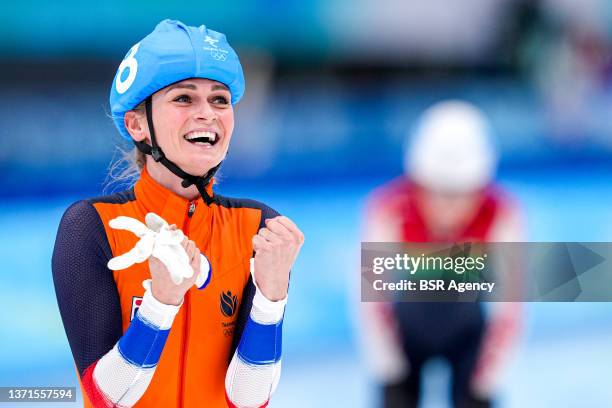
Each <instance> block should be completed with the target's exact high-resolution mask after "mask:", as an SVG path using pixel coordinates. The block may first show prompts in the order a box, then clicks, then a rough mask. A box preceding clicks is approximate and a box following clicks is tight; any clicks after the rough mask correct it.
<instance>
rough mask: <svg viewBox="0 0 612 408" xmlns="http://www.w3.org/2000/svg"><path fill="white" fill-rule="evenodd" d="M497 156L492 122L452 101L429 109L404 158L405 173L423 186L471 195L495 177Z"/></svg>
mask: <svg viewBox="0 0 612 408" xmlns="http://www.w3.org/2000/svg"><path fill="white" fill-rule="evenodd" d="M496 167H497V153H496V151H495V148H494V147H493V145H492V141H491V138H490V129H489V124H488V121H487V119H486V117H485V115H484V114H483V112H482V111H480V109H478V108H477V107H475V106H474V105H471V104H469V103H467V102H463V101H458V100H449V101H443V102H439V103H437V104H435V105H433V106H432V107H430V108H429V109H427V110H426V111H425V112H424V113H423V114H422V116H421V119H420V121H419V123H418V126H417V127H416V131H415V132H414V134H413V138H412V143H410V144H409V145H408V148H407V149H406V151H405V154H404V169H405V172H406V173H407V174H408V176H409V177H410V178H411V179H412V180H413V181H415V182H416V183H418V184H420V185H421V186H423V187H425V188H428V189H432V190H434V191H440V192H471V191H476V190H478V189H480V188H483V187H485V186H486V185H487V184H489V183H490V182H491V181H492V180H493V177H494V176H495V170H496Z"/></svg>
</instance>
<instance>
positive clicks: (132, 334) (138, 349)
mask: <svg viewBox="0 0 612 408" xmlns="http://www.w3.org/2000/svg"><path fill="white" fill-rule="evenodd" d="M169 333H170V330H169V329H168V330H161V329H159V328H157V327H155V326H154V325H152V324H151V323H148V322H147V321H145V320H144V319H143V318H142V317H141V316H140V314H139V313H136V316H134V320H132V323H130V327H128V329H127V331H126V332H125V334H124V335H123V337H121V339H120V340H119V347H118V349H119V353H121V356H123V358H124V359H125V360H126V361H128V362H129V363H130V364H132V365H135V366H138V367H144V368H148V367H155V366H156V365H157V363H158V362H159V357H160V356H161V352H162V350H163V349H164V345H165V344H166V339H167V338H168V334H169Z"/></svg>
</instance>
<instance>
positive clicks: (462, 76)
mask: <svg viewBox="0 0 612 408" xmlns="http://www.w3.org/2000/svg"><path fill="white" fill-rule="evenodd" d="M164 18H175V19H180V20H182V21H184V22H185V23H188V24H190V25H199V24H206V25H207V26H209V27H210V28H213V29H215V30H218V31H221V32H224V33H226V34H227V37H228V39H229V41H230V43H231V44H232V45H233V46H234V47H235V48H236V49H237V51H238V54H239V55H240V56H241V59H242V62H243V66H244V67H245V70H246V72H245V73H246V79H247V92H246V96H245V98H244V99H243V102H241V103H240V104H239V106H238V107H237V109H236V130H235V132H234V136H233V141H232V145H231V147H230V153H229V156H228V159H227V160H226V161H225V163H224V167H223V168H222V170H221V173H222V177H221V184H220V185H219V188H218V191H219V192H221V193H222V194H224V195H230V196H241V197H249V198H253V199H257V200H261V201H264V202H266V203H267V204H269V205H270V206H272V207H274V208H275V209H277V210H278V211H280V212H281V213H283V214H286V215H288V216H289V217H291V218H292V219H294V220H295V221H296V222H297V224H298V225H299V226H300V227H301V228H302V230H303V231H304V233H305V235H306V244H305V246H304V248H303V250H302V253H301V255H300V258H299V260H298V262H297V264H296V266H295V268H294V272H293V274H292V284H291V294H290V298H291V300H290V302H289V305H288V308H287V314H286V323H285V336H284V337H285V338H284V356H283V377H282V379H281V383H280V386H279V388H278V391H277V393H276V394H275V396H274V398H273V399H272V403H271V405H270V406H271V407H337V406H341V407H372V406H375V405H374V401H375V400H376V398H377V393H376V389H375V388H374V387H373V382H372V381H371V379H370V378H369V376H368V374H367V372H366V370H365V368H364V364H363V363H362V359H361V358H360V355H359V350H358V346H357V341H356V332H355V321H356V313H355V309H356V303H357V302H358V297H357V295H356V293H357V290H358V287H357V285H358V284H357V278H358V273H357V271H358V270H359V259H360V258H359V249H360V234H361V231H360V225H361V221H362V215H363V213H362V211H363V205H364V201H365V199H366V197H367V195H368V194H369V192H370V191H371V190H372V189H373V188H374V187H376V186H377V185H379V184H380V183H383V182H385V181H387V180H389V179H391V178H393V177H396V176H398V175H400V174H401V173H402V156H403V146H404V140H405V137H406V135H407V134H408V133H409V131H410V130H411V128H412V127H413V126H414V124H415V119H416V118H417V117H418V115H419V114H420V113H421V112H422V111H423V110H424V109H425V108H427V107H428V106H430V105H431V104H432V103H434V102H436V101H439V100H442V99H446V98H463V99H466V100H468V101H470V102H473V103H475V104H476V105H478V106H479V107H481V108H482V109H483V110H484V112H485V113H486V114H487V115H488V116H489V118H490V120H491V123H492V126H493V128H494V131H495V136H496V142H497V145H498V147H499V149H500V152H501V165H500V170H499V174H498V180H499V181H500V183H501V184H502V185H503V186H505V187H506V188H507V189H508V190H509V191H511V192H512V193H513V194H514V195H515V196H516V197H517V198H518V199H519V200H520V202H521V205H522V207H523V209H524V211H525V213H526V218H527V228H528V231H527V232H528V239H529V240H530V241H610V240H611V238H612V205H611V204H610V203H612V126H611V124H612V119H611V118H612V87H611V85H612V59H611V58H610V57H611V50H612V3H611V2H609V1H605V0H541V1H535V0H534V1H528V0H525V1H521V0H461V1H452V0H429V1H427V2H424V1H418V0H376V1H374V0H352V1H346V0H345V1H342V0H338V1H322V0H311V1H295V0H286V1H283V2H278V1H271V0H267V1H258V2H246V1H239V2H230V3H222V2H207V1H194V0H190V1H183V2H181V3H180V4H176V5H175V4H171V3H169V2H166V1H160V0H148V1H146V2H145V1H132V2H123V1H118V0H112V1H111V0H109V1H105V2H97V3H95V2H94V3H91V2H87V3H83V2H80V1H76V0H64V1H61V2H40V3H38V2H32V1H21V2H12V3H8V4H5V5H3V11H2V14H1V15H0V22H1V24H0V55H1V57H0V73H1V75H0V123H1V124H2V125H1V126H0V173H1V174H2V177H1V178H0V197H1V202H0V259H1V260H2V262H3V269H4V272H3V273H1V274H0V288H1V289H2V296H0V362H1V363H0V386H12V385H14V386H26V385H30V386H34V385H41V386H43V385H57V386H77V388H78V383H77V380H76V376H75V371H74V366H73V363H72V357H71V354H70V351H69V347H68V343H67V340H66V337H65V334H64V330H63V327H62V323H61V320H60V316H59V312H58V309H57V304H56V300H55V293H54V290H53V283H52V279H51V268H50V259H51V253H52V248H53V243H54V239H55V233H56V230H57V226H58V223H59V220H60V217H61V215H62V213H63V211H64V210H65V209H66V208H67V207H68V205H69V204H70V203H72V202H74V201H76V200H78V199H81V198H86V197H92V196H95V195H100V194H101V193H102V192H110V191H113V190H116V189H117V188H118V186H112V185H110V186H109V185H108V183H105V182H106V181H107V174H108V167H109V164H110V163H111V161H112V160H113V159H118V158H119V154H118V150H117V147H123V148H129V146H125V145H122V144H121V140H120V137H119V135H118V133H117V131H116V130H115V128H114V126H113V124H112V121H111V120H110V118H109V108H108V94H109V89H110V85H111V82H112V80H113V76H114V73H115V70H116V68H117V66H118V64H119V62H120V61H121V59H122V58H123V56H124V54H125V52H126V51H127V50H128V49H129V47H131V46H132V45H133V44H134V43H135V42H137V41H139V40H140V39H141V38H142V37H144V36H145V35H146V34H148V33H149V32H150V31H151V30H152V29H153V28H154V26H155V25H156V24H157V23H158V22H159V21H160V20H162V19H164ZM526 312H527V316H526V319H527V323H526V324H527V326H526V329H525V331H524V333H523V336H522V338H521V342H520V346H519V348H518V350H517V352H516V354H515V356H514V357H513V359H512V363H511V366H510V368H509V370H508V372H507V374H506V376H505V379H504V381H503V387H502V389H501V390H500V394H499V398H498V402H499V406H502V407H609V406H612V391H611V388H610V387H609V382H610V378H612V364H611V363H612V306H611V305H609V304H601V303H574V304H553V303H549V304H528V305H526ZM431 372H432V375H431V376H430V380H428V381H427V382H426V384H425V386H424V387H425V389H426V391H427V393H426V394H427V397H426V401H425V402H424V404H423V406H426V407H446V406H447V404H448V401H447V399H446V398H445V397H444V392H445V388H446V387H447V382H448V373H447V372H446V371H445V368H444V366H443V365H442V364H433V365H432V366H431ZM65 405H66V406H71V405H73V404H65ZM20 406H26V404H23V405H20ZM34 406H40V405H39V404H35V405H34ZM57 406H61V404H57Z"/></svg>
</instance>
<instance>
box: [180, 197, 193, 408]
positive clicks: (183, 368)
mask: <svg viewBox="0 0 612 408" xmlns="http://www.w3.org/2000/svg"><path fill="white" fill-rule="evenodd" d="M195 210H196V201H190V202H189V207H188V208H187V216H186V217H185V220H184V221H183V232H184V233H185V235H187V236H189V224H190V222H191V217H192V216H193V214H194V213H195ZM183 308H184V310H185V312H184V314H183V316H184V318H183V339H182V343H181V354H180V357H179V358H180V367H179V401H178V408H183V406H184V404H185V390H184V388H185V379H186V376H187V349H188V345H189V321H190V320H191V296H190V291H189V290H188V291H187V292H186V293H185V298H184V299H183Z"/></svg>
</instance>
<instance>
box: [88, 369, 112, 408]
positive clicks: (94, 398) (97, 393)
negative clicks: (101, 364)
mask: <svg viewBox="0 0 612 408" xmlns="http://www.w3.org/2000/svg"><path fill="white" fill-rule="evenodd" d="M98 361H100V360H98ZM98 361H95V362H94V363H93V364H92V365H90V366H89V367H87V368H86V369H85V371H84V372H83V377H82V378H81V381H82V383H83V388H84V389H85V392H86V393H87V397H88V398H89V401H90V402H91V403H92V404H93V406H94V407H96V408H113V407H116V405H115V404H114V403H113V402H112V401H111V400H109V399H108V398H107V397H106V396H105V395H104V394H103V393H102V391H101V390H100V388H98V385H97V384H96V381H95V380H94V378H93V372H94V369H95V368H96V365H97V364H98ZM83 398H85V396H83Z"/></svg>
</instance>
